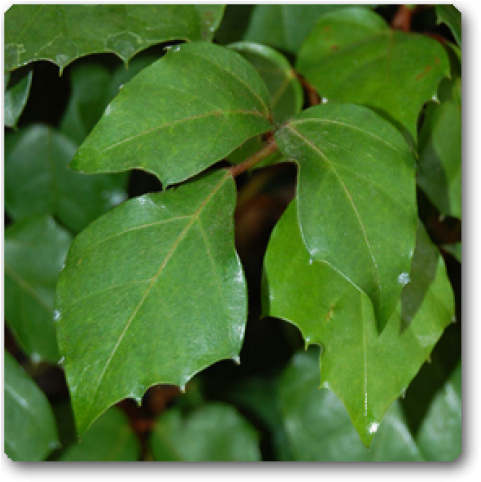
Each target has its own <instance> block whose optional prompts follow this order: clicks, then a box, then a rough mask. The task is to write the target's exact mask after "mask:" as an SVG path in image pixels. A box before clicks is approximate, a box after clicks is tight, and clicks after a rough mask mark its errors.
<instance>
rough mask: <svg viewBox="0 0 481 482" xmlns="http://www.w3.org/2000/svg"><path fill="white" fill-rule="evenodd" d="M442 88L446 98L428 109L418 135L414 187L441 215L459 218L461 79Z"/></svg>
mask: <svg viewBox="0 0 481 482" xmlns="http://www.w3.org/2000/svg"><path fill="white" fill-rule="evenodd" d="M443 84H444V85H443V86H442V87H443V89H442V91H441V92H442V95H443V96H445V97H446V98H445V100H442V101H441V103H440V104H431V105H429V107H428V109H427V112H426V116H425V119H424V123H423V126H422V129H421V133H420V135H419V173H418V184H419V186H420V187H421V188H422V189H423V191H424V192H425V193H426V194H427V196H428V197H429V199H430V200H431V202H432V203H433V204H434V205H435V206H436V207H437V208H438V209H439V211H440V212H441V213H443V214H445V215H449V216H454V217H457V218H461V213H462V169H461V148H462V139H461V136H462V131H461V125H462V118H461V79H460V78H459V77H458V78H456V79H455V80H454V81H449V82H447V81H446V82H443ZM440 90H441V89H440ZM449 90H450V91H451V92H450V94H449V93H448V92H446V91H449ZM440 96H441V95H440Z"/></svg>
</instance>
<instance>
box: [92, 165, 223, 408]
mask: <svg viewBox="0 0 481 482" xmlns="http://www.w3.org/2000/svg"><path fill="white" fill-rule="evenodd" d="M229 177H230V174H229V173H226V174H225V175H224V176H223V177H222V179H221V180H220V181H219V182H218V183H217V185H216V186H215V187H214V188H213V189H212V191H211V192H210V194H209V195H208V196H207V197H206V198H205V199H204V201H203V202H202V203H201V205H200V206H199V207H198V208H197V210H196V211H195V212H194V214H193V215H192V218H191V220H190V221H189V222H188V223H187V225H186V226H185V228H184V229H183V230H182V232H181V233H180V234H179V236H178V237H177V239H176V240H175V242H174V244H173V245H172V248H171V249H170V251H169V252H168V253H167V256H166V257H165V258H164V261H163V262H162V264H161V265H160V267H159V269H158V270H157V273H156V274H155V275H154V276H153V278H152V281H151V282H150V284H149V286H148V287H147V289H146V290H145V293H144V294H143V296H142V298H141V299H140V301H139V302H138V304H137V306H136V307H135V309H134V311H133V313H132V315H130V317H129V319H128V320H127V323H126V324H125V327H124V329H123V330H122V333H121V334H120V336H119V338H118V340H117V343H116V344H115V346H114V348H113V350H112V353H111V354H110V356H109V358H108V359H107V361H106V363H105V366H104V368H103V370H102V373H101V374H100V376H99V379H98V382H97V385H96V386H95V389H94V393H93V396H92V404H93V401H95V399H96V397H97V394H98V388H99V386H100V383H101V381H102V379H103V377H104V375H105V372H106V371H107V368H108V367H109V365H110V362H111V361H112V358H113V356H114V355H115V353H116V351H117V348H118V347H119V345H120V342H121V341H122V339H123V338H124V336H125V334H126V333H127V330H128V329H129V327H130V325H131V323H132V321H133V319H134V318H135V315H136V314H137V313H138V311H139V309H140V307H141V306H142V304H143V303H144V301H145V300H146V298H147V296H148V295H149V293H150V290H151V289H152V288H153V286H154V284H155V283H156V282H157V279H158V278H159V276H160V275H161V273H162V271H163V270H164V268H165V266H166V264H167V263H168V261H169V260H170V258H171V257H172V255H173V254H174V252H175V250H176V249H177V247H178V246H179V244H180V242H181V241H182V240H183V239H184V237H185V236H186V234H187V233H188V231H189V229H190V228H191V226H192V225H193V224H194V222H195V221H196V220H197V219H198V218H199V216H200V213H201V212H202V210H203V209H204V207H205V206H206V205H207V203H208V202H209V201H210V200H211V199H212V197H213V196H214V195H215V194H216V193H217V191H218V190H219V189H220V188H221V187H222V185H223V184H224V182H225V181H226V180H227V179H228V178H229Z"/></svg>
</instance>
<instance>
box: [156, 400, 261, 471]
mask: <svg viewBox="0 0 481 482" xmlns="http://www.w3.org/2000/svg"><path fill="white" fill-rule="evenodd" d="M150 445H151V448H152V452H153V455H154V458H155V460H160V461H178V462H182V461H186V462H187V461H188V462H233V461H235V462H257V461H259V460H260V458H261V455H260V450H259V437H258V435H257V433H256V431H255V430H254V428H253V427H252V426H251V425H250V424H249V423H248V422H247V421H246V420H244V419H243V418H242V417H241V416H240V415H239V414H238V413H237V411H236V410H235V409H234V408H233V407H231V406H228V405H223V404H220V403H210V404H208V405H204V406H203V407H201V408H199V409H197V410H196V411H195V412H193V413H192V414H190V415H189V416H187V417H183V416H182V413H181V411H180V410H179V409H175V408H174V409H171V410H169V411H167V412H165V413H164V414H162V416H161V417H159V418H158V419H157V422H156V424H155V426H154V430H153V432H152V435H151V438H150Z"/></svg>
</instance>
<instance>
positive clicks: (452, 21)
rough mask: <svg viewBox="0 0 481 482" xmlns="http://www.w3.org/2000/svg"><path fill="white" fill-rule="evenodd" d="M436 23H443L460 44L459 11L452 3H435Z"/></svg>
mask: <svg viewBox="0 0 481 482" xmlns="http://www.w3.org/2000/svg"><path fill="white" fill-rule="evenodd" d="M435 8H436V16H437V23H438V24H439V23H445V24H446V25H447V26H448V27H449V29H450V30H451V32H452V34H453V36H454V39H455V40H456V42H457V43H458V45H459V46H461V30H462V29H461V12H460V11H459V10H458V9H457V8H456V7H455V6H454V5H436V6H435Z"/></svg>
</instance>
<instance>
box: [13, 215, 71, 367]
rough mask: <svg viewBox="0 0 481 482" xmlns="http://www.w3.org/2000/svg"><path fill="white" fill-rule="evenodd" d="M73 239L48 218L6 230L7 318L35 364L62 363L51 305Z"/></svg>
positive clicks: (34, 219)
mask: <svg viewBox="0 0 481 482" xmlns="http://www.w3.org/2000/svg"><path fill="white" fill-rule="evenodd" d="M71 240H72V237H71V235H70V234H69V233H68V232H67V231H65V230H64V229H63V228H61V227H60V226H59V225H58V224H56V223H55V221H54V220H53V219H52V218H51V217H47V216H40V217H35V218H29V219H26V220H24V221H20V222H18V223H14V224H13V225H12V226H10V227H8V228H7V229H6V230H5V245H4V259H5V320H6V322H7V324H8V326H9V328H10V329H11V330H12V332H13V334H14V336H15V338H16V340H17V341H18V343H19V345H20V346H21V348H22V349H23V351H24V352H25V353H26V354H27V355H28V356H30V358H31V359H32V361H34V362H36V363H38V362H39V361H42V360H44V361H49V362H52V363H56V362H58V360H59V355H58V348H57V338H56V335H55V328H54V324H53V305H54V299H55V285H56V283H57V277H58V274H59V273H60V270H61V269H62V265H63V262H64V260H65V256H66V255H67V251H68V248H69V246H70V242H71Z"/></svg>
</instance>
